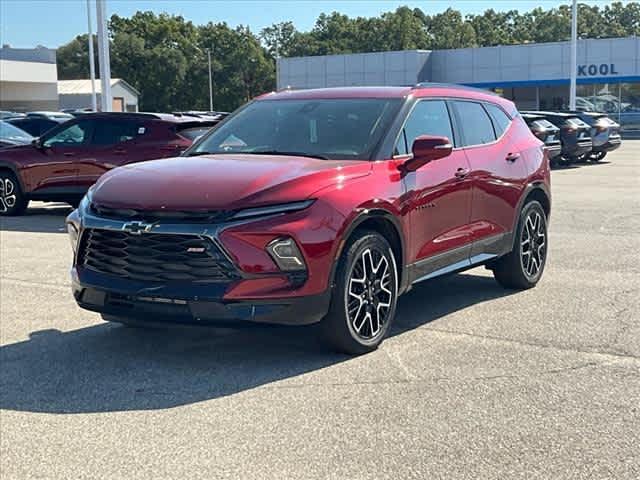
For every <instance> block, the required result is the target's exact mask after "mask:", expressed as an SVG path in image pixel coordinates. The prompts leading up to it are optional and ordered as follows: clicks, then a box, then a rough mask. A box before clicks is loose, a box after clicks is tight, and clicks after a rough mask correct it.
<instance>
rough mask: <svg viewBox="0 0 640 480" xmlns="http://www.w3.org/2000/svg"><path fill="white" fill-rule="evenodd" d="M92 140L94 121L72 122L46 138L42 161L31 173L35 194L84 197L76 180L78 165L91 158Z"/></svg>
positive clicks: (34, 164) (41, 150)
mask: <svg viewBox="0 0 640 480" xmlns="http://www.w3.org/2000/svg"><path fill="white" fill-rule="evenodd" d="M90 136H91V122H90V121H88V120H76V121H73V120H72V121H71V122H68V123H65V124H64V125H63V126H62V127H61V128H60V129H55V130H53V131H52V132H51V134H50V135H45V136H43V137H42V147H41V149H40V152H39V154H38V161H37V162H34V163H33V164H32V166H31V167H30V168H29V170H28V172H27V175H28V182H29V184H31V185H32V186H33V187H32V190H33V191H34V193H42V194H45V193H47V194H60V195H64V194H78V193H82V192H81V191H80V189H79V188H78V185H77V183H76V177H77V173H78V164H79V163H81V162H83V161H86V158H87V156H90V155H91V150H90V148H91V146H90V145H89V138H90Z"/></svg>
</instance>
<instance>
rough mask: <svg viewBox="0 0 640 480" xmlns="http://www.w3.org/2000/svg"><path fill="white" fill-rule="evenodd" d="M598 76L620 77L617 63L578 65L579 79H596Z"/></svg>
mask: <svg viewBox="0 0 640 480" xmlns="http://www.w3.org/2000/svg"><path fill="white" fill-rule="evenodd" d="M596 75H601V76H603V77H604V76H606V75H618V71H617V70H616V65H615V63H601V64H600V65H598V64H596V63H592V64H590V65H578V76H579V77H595V76H596Z"/></svg>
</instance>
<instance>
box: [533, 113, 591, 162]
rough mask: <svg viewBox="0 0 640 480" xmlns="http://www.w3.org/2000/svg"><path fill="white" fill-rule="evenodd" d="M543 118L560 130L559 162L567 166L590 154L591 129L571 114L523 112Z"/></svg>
mask: <svg viewBox="0 0 640 480" xmlns="http://www.w3.org/2000/svg"><path fill="white" fill-rule="evenodd" d="M524 113H533V114H536V115H541V116H543V117H544V118H545V119H546V120H548V121H549V122H551V123H553V124H554V125H555V126H556V127H558V128H559V129H560V142H561V143H562V150H561V153H560V155H561V157H560V159H561V162H562V163H564V164H568V163H571V162H576V161H578V160H580V158H581V157H582V156H583V155H586V154H588V153H589V152H591V148H592V147H593V143H592V141H591V127H590V126H589V125H587V124H586V123H584V122H583V121H582V120H581V119H580V117H578V116H577V115H576V114H573V113H559V112H524Z"/></svg>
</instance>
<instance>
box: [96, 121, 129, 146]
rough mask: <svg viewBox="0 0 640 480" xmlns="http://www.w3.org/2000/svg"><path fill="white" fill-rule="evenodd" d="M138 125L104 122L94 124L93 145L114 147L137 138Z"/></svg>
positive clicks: (126, 122) (127, 122) (122, 122)
mask: <svg viewBox="0 0 640 480" xmlns="http://www.w3.org/2000/svg"><path fill="white" fill-rule="evenodd" d="M138 127H139V125H138V124H137V123H135V122H131V121H123V120H106V121H100V122H96V123H95V128H94V132H93V140H92V142H91V143H93V144H94V145H115V144H117V143H122V142H126V141H129V140H132V139H134V138H136V137H137V136H138Z"/></svg>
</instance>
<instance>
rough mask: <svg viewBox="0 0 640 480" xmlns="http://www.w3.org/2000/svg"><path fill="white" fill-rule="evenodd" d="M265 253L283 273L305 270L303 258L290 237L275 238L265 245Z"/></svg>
mask: <svg viewBox="0 0 640 480" xmlns="http://www.w3.org/2000/svg"><path fill="white" fill-rule="evenodd" d="M267 252H269V255H271V258H273V260H274V261H275V262H276V264H277V265H278V268H280V270H283V271H285V272H296V271H300V270H306V269H307V266H306V265H305V263H304V257H303V256H302V253H301V252H300V249H299V248H298V245H296V242H295V241H294V240H293V238H291V237H284V238H276V239H275V240H274V241H272V242H271V243H270V244H269V245H267Z"/></svg>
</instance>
